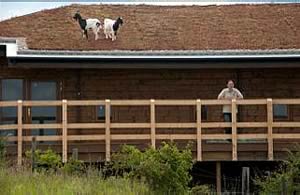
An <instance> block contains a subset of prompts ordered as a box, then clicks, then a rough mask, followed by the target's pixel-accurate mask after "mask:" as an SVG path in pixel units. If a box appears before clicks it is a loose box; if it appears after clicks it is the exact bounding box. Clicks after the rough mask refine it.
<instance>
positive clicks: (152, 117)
mask: <svg viewBox="0 0 300 195" xmlns="http://www.w3.org/2000/svg"><path fill="white" fill-rule="evenodd" d="M150 123H151V124H150V126H151V146H152V147H153V148H154V149H155V146H156V140H155V139H156V138H155V100H154V99H151V100H150Z"/></svg>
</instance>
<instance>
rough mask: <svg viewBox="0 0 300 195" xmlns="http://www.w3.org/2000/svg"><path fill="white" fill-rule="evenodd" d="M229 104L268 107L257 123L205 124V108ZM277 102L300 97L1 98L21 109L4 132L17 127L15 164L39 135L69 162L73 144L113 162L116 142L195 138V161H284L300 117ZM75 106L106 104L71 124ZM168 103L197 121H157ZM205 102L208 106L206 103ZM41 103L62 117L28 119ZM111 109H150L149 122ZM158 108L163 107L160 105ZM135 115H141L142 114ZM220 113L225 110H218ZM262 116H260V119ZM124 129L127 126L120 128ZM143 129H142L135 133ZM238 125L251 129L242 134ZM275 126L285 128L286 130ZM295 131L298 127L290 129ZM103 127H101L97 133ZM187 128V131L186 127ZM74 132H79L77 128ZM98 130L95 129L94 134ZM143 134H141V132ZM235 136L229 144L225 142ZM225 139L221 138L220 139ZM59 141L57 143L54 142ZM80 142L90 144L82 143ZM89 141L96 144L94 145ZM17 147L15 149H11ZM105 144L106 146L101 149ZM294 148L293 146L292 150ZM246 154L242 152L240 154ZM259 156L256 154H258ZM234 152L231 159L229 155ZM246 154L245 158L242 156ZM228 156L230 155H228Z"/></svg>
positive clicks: (290, 101)
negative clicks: (277, 110)
mask: <svg viewBox="0 0 300 195" xmlns="http://www.w3.org/2000/svg"><path fill="white" fill-rule="evenodd" d="M222 105H231V107H232V110H236V108H237V106H238V107H239V109H240V110H243V109H244V108H243V107H245V106H253V105H255V106H263V107H264V109H265V110H266V117H265V118H264V119H262V120H259V121H246V122H240V121H239V120H237V118H238V117H237V114H236V113H235V112H233V113H232V122H231V123H228V122H220V121H216V122H207V121H205V120H203V117H201V115H202V114H203V108H207V107H216V106H217V107H221V106H222ZM274 105H288V106H291V105H300V99H247V100H232V101H228V100H208V99H196V100H154V99H151V100H109V99H106V100H54V101H22V100H19V101H2V102H0V107H1V108H3V107H14V108H15V109H16V112H17V121H16V124H2V125H0V130H1V131H5V130H15V131H16V132H17V133H16V135H10V136H8V137H7V141H8V142H12V144H9V146H8V147H10V149H9V148H8V153H11V154H13V153H15V154H16V155H15V156H16V158H17V164H18V165H21V164H22V158H23V154H24V152H25V151H26V150H27V149H30V142H31V141H32V138H33V137H35V138H36V141H40V142H44V143H41V144H39V146H40V147H43V145H44V147H47V146H48V147H49V146H50V147H53V148H55V150H56V151H57V152H59V153H61V154H62V159H63V161H64V162H66V161H67V159H68V157H69V154H70V153H71V150H72V148H79V151H80V150H83V153H84V151H86V149H84V148H88V149H87V150H88V151H93V150H96V151H95V152H97V153H105V158H103V160H106V161H109V160H110V158H111V153H112V152H115V151H117V147H115V145H114V144H115V143H118V144H131V143H133V144H140V146H142V147H147V146H148V145H151V146H152V147H158V146H159V144H160V142H161V141H164V140H173V141H176V142H179V145H180V144H181V146H183V145H185V144H186V143H187V142H188V141H193V142H195V144H194V147H193V152H194V153H195V158H196V160H197V161H212V160H217V161H220V160H221V161H222V160H232V161H237V160H244V157H245V156H247V158H248V159H247V160H249V159H250V160H280V159H281V156H280V154H282V152H285V151H286V149H287V148H290V149H292V148H293V146H294V145H295V144H296V143H299V141H300V133H297V130H298V128H299V127H300V121H274V120H273V114H274V113H273V106H274ZM76 106H82V107H86V106H103V107H102V108H104V109H105V110H104V119H103V121H96V122H75V123H74V122H72V121H71V122H70V120H69V117H68V115H69V114H70V110H71V109H72V108H73V107H76ZM168 106H176V107H177V106H184V107H185V106H188V107H193V108H195V112H196V113H195V114H196V117H195V119H196V120H195V121H193V122H168V123H166V122H159V121H157V116H158V115H159V112H160V111H162V110H163V109H164V107H168ZM203 106H206V107H203ZM36 107H40V108H41V109H47V108H49V107H57V108H58V112H60V113H61V121H59V122H56V123H44V124H33V123H25V122H24V113H26V112H28V110H29V109H30V108H31V109H33V108H36ZM112 107H146V108H147V109H148V110H149V112H150V113H149V116H150V119H149V122H145V123H140V122H137V123H124V122H114V121H112V120H111V112H112ZM158 108H159V109H158ZM135 114H137V115H139V113H138V112H136V113H135ZM219 114H220V115H221V114H222V113H219ZM260 118H261V117H260ZM224 128H231V129H232V133H231V134H224V133H223V131H218V132H216V133H208V132H205V131H206V130H209V129H224ZM253 128H256V129H257V128H259V129H261V131H260V132H257V131H256V132H253V131H251V129H253ZM44 129H55V130H56V133H55V134H53V135H40V134H38V135H32V134H28V133H24V131H28V130H29V131H34V130H44ZM73 129H82V130H83V131H88V132H93V133H89V134H82V133H77V134H76V133H75V134H74V132H72V133H70V132H71V131H72V130H73ZM122 129H129V130H125V131H124V132H122ZM135 129H144V131H131V130H135ZM161 129H173V130H172V131H165V132H163V131H159V130H161ZM239 129H247V131H244V132H239V131H240V130H239ZM274 129H284V132H283V131H280V130H276V132H275V131H274ZM292 129H296V131H294V130H292ZM98 130H99V131H98ZM182 130H183V131H182ZM75 132H76V131H75ZM94 132H96V133H94ZM137 132H139V133H137ZM228 139H232V141H231V142H229V141H226V140H228ZM216 140H223V141H216ZM50 142H56V143H58V144H50ZM81 142H86V143H85V144H81ZM88 142H93V143H94V144H92V145H90V146H89V144H88ZM14 147H15V148H16V151H15V152H14V149H13V148H14ZM101 148H103V149H102V150H101ZM294 149H295V148H294ZM242 153H243V154H242ZM258 153H259V155H258V156H260V157H257V155H256V154H258ZM229 155H230V157H229ZM243 156H244V157H243ZM228 157H229V158H228Z"/></svg>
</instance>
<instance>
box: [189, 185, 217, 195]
mask: <svg viewBox="0 0 300 195" xmlns="http://www.w3.org/2000/svg"><path fill="white" fill-rule="evenodd" d="M211 189H212V187H211V186H209V185H198V186H194V187H193V188H192V189H191V194H192V195H210V194H212V193H213V191H212V190H211Z"/></svg>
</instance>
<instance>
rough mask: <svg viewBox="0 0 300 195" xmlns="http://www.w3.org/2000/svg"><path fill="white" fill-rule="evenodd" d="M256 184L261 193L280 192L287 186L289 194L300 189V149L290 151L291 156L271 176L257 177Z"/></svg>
mask: <svg viewBox="0 0 300 195" xmlns="http://www.w3.org/2000/svg"><path fill="white" fill-rule="evenodd" d="M255 183H256V185H258V187H259V189H260V194H266V195H267V194H273V193H278V194H280V193H281V192H282V191H283V187H284V188H285V190H286V192H287V193H288V194H292V193H293V192H294V191H298V192H299V191H300V150H299V148H298V151H297V152H296V153H292V152H289V157H288V159H287V160H286V161H284V162H283V164H282V165H281V167H280V168H279V169H278V170H277V171H275V172H273V173H272V174H271V175H270V176H264V177H257V178H256V180H255Z"/></svg>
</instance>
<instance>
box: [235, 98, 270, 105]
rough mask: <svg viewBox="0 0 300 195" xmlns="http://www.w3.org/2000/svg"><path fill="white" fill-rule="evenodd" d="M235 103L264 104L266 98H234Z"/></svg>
mask: <svg viewBox="0 0 300 195" xmlns="http://www.w3.org/2000/svg"><path fill="white" fill-rule="evenodd" d="M236 104H237V105H266V104H267V100H266V99H247V100H244V99H241V100H236Z"/></svg>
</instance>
